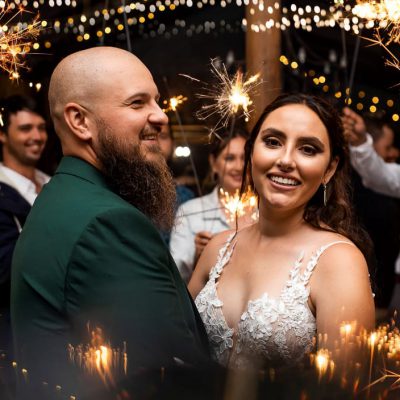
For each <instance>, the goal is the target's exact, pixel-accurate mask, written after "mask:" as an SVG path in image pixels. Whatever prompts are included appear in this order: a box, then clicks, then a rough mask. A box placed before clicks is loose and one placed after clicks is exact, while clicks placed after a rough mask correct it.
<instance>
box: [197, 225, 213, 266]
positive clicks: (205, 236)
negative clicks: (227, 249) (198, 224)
mask: <svg viewBox="0 0 400 400" xmlns="http://www.w3.org/2000/svg"><path fill="white" fill-rule="evenodd" d="M212 237H213V235H212V233H211V232H207V231H201V232H197V233H196V236H195V237H194V244H195V247H196V250H195V256H194V263H195V264H196V262H197V260H198V259H199V258H200V256H201V253H202V252H203V250H204V248H205V247H206V246H207V244H208V242H209V241H210V240H211V238H212Z"/></svg>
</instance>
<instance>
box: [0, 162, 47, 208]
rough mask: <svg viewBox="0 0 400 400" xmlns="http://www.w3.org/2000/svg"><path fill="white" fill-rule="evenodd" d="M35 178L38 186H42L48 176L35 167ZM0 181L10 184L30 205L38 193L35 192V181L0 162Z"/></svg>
mask: <svg viewBox="0 0 400 400" xmlns="http://www.w3.org/2000/svg"><path fill="white" fill-rule="evenodd" d="M35 180H36V181H37V182H38V183H39V185H40V186H43V185H44V184H46V183H47V182H48V181H49V180H50V176H48V175H46V174H45V173H44V172H42V171H39V170H38V169H36V170H35ZM0 182H4V183H6V184H7V185H9V186H12V187H13V188H14V189H15V190H17V191H18V192H19V193H20V195H21V196H22V197H23V198H24V199H25V200H26V201H27V202H28V203H29V204H30V205H33V203H34V201H35V199H36V197H37V195H38V194H37V193H36V185H35V183H34V182H32V181H31V180H30V179H28V178H26V177H25V176H23V175H21V174H19V173H18V172H16V171H14V170H13V169H11V168H8V167H6V166H4V164H3V163H0Z"/></svg>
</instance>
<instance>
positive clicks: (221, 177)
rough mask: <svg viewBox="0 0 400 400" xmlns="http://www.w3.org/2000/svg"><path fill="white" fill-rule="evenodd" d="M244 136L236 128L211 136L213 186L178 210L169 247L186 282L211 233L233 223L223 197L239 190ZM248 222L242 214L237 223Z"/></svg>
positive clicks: (210, 158) (248, 218)
mask: <svg viewBox="0 0 400 400" xmlns="http://www.w3.org/2000/svg"><path fill="white" fill-rule="evenodd" d="M246 139H247V133H245V132H244V131H242V130H235V131H234V132H233V134H232V135H229V133H228V132H225V134H224V135H222V137H221V140H220V139H219V138H217V137H213V142H212V143H211V145H210V147H211V148H210V155H209V163H210V173H211V176H212V177H213V181H214V182H215V187H214V189H213V191H212V192H211V193H209V194H207V195H205V196H202V197H199V198H196V199H193V200H190V201H188V202H187V203H185V204H183V205H182V206H181V207H179V209H178V211H177V217H176V220H175V226H174V228H173V229H172V233H171V241H170V250H171V254H172V257H173V258H174V260H175V262H176V264H177V266H178V269H179V272H180V273H181V276H182V278H183V280H184V281H185V282H188V281H189V279H190V277H191V275H192V272H193V268H194V265H196V262H197V260H198V258H199V257H200V254H201V253H202V251H203V249H204V247H205V246H206V245H207V243H208V242H209V240H210V239H211V238H212V237H213V235H215V234H216V233H218V232H221V231H224V230H227V229H231V228H233V227H234V226H235V221H234V219H232V218H230V215H229V212H228V211H227V210H226V209H225V208H224V206H223V203H222V198H223V197H224V193H228V194H229V195H234V194H235V192H237V191H238V190H239V189H240V186H241V184H242V174H243V166H244V146H245V143H246ZM251 222H253V221H252V220H251V217H250V216H249V215H245V216H244V217H242V218H241V219H240V220H239V226H244V225H246V224H248V223H251Z"/></svg>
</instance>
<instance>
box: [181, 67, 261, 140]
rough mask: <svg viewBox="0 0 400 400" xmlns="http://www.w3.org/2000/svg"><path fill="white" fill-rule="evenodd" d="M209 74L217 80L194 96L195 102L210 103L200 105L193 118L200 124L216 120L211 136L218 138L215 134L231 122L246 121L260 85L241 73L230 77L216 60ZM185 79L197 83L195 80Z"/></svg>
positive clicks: (257, 80) (239, 71)
mask: <svg viewBox="0 0 400 400" xmlns="http://www.w3.org/2000/svg"><path fill="white" fill-rule="evenodd" d="M211 73H212V75H213V76H214V78H216V83H213V84H204V92H203V93H199V94H198V95H197V97H198V98H200V99H205V100H208V101H210V103H209V104H205V105H203V106H202V107H201V109H200V110H199V111H198V112H197V113H196V115H197V117H198V118H199V119H200V120H208V119H210V118H212V117H214V116H218V117H219V119H218V121H217V123H216V124H215V125H214V127H213V129H212V130H211V133H213V134H215V135H216V136H217V137H219V135H218V134H217V133H216V132H217V131H218V130H219V129H221V128H226V127H227V126H228V124H229V120H230V119H231V118H236V117H238V116H244V117H245V120H246V121H248V119H249V117H250V113H251V105H252V104H253V101H252V100H251V95H252V94H254V91H255V88H256V87H257V86H258V85H259V84H260V83H261V82H260V81H259V76H260V75H259V74H256V75H252V76H250V77H249V78H246V76H245V74H243V72H242V71H241V70H238V71H237V72H236V73H235V74H234V75H233V76H230V75H229V74H228V71H227V69H226V67H225V65H224V64H222V66H221V67H218V66H217V64H216V60H215V59H214V60H211ZM184 76H186V77H188V76H187V75H184ZM188 78H190V79H194V80H196V81H198V82H199V80H197V79H195V78H191V77H188Z"/></svg>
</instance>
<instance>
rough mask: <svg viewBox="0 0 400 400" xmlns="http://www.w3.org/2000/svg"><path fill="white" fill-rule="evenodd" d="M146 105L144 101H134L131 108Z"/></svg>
mask: <svg viewBox="0 0 400 400" xmlns="http://www.w3.org/2000/svg"><path fill="white" fill-rule="evenodd" d="M143 104H144V101H143V100H139V99H138V100H134V101H132V103H131V106H133V107H135V106H136V107H137V106H142V105H143Z"/></svg>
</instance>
